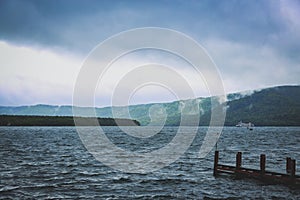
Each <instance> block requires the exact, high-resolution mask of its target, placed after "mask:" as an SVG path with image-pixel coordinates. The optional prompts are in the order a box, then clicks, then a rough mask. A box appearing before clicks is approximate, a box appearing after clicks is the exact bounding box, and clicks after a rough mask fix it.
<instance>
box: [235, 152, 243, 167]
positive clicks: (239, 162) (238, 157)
mask: <svg viewBox="0 0 300 200" xmlns="http://www.w3.org/2000/svg"><path fill="white" fill-rule="evenodd" d="M241 166H242V152H238V153H237V154H236V163H235V168H236V170H239V169H240V168H241Z"/></svg>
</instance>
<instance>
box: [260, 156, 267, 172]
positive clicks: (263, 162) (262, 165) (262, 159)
mask: <svg viewBox="0 0 300 200" xmlns="http://www.w3.org/2000/svg"><path fill="white" fill-rule="evenodd" d="M265 171H266V155H265V154H261V155H260V173H261V174H264V173H265Z"/></svg>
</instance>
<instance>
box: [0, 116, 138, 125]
mask: <svg viewBox="0 0 300 200" xmlns="http://www.w3.org/2000/svg"><path fill="white" fill-rule="evenodd" d="M74 118H76V119H78V120H77V121H78V122H76V126H98V125H101V126H140V123H139V122H138V121H137V120H133V119H123V118H115V119H114V118H97V121H96V120H95V118H92V117H74ZM74 118H73V117H72V116H37V115H0V126H75V123H74Z"/></svg>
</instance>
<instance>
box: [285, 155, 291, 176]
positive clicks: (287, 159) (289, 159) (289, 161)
mask: <svg viewBox="0 0 300 200" xmlns="http://www.w3.org/2000/svg"><path fill="white" fill-rule="evenodd" d="M291 161H292V159H291V158H290V157H287V158H286V173H287V174H289V173H291Z"/></svg>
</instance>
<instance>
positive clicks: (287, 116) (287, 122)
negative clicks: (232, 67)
mask: <svg viewBox="0 0 300 200" xmlns="http://www.w3.org/2000/svg"><path fill="white" fill-rule="evenodd" d="M187 101H192V102H193V103H198V104H199V112H200V124H199V125H209V122H210V117H211V109H212V105H213V104H212V103H211V102H212V101H214V99H213V98H211V97H206V98H197V99H191V100H182V101H174V102H169V103H151V104H142V105H131V106H129V113H130V116H129V117H130V118H132V119H135V120H137V121H139V122H140V124H141V125H147V124H149V123H151V124H152V125H155V124H159V123H161V121H160V118H159V117H158V118H156V117H153V119H152V121H151V118H150V116H151V115H152V116H157V115H161V116H164V114H165V119H166V123H165V125H167V126H176V125H179V124H180V119H181V105H182V104H183V103H186V102H187ZM226 108H227V112H226V120H225V125H227V126H233V125H235V124H237V123H238V122H239V121H243V122H252V123H254V124H255V125H256V126H300V86H278V87H273V88H266V89H262V90H259V91H247V92H240V93H234V94H228V95H227V101H226ZM76 109H79V110H80V111H81V112H80V113H82V114H81V117H90V114H89V113H90V112H89V111H90V109H93V108H78V107H77V108H76ZM114 112H115V113H116V114H117V117H118V118H128V115H127V109H126V107H114ZM162 112H163V113H162ZM191 112H192V111H191ZM95 113H96V116H97V117H102V118H114V117H115V116H113V114H112V108H111V107H104V108H95ZM0 114H1V115H38V116H72V115H73V112H72V106H54V105H34V106H18V107H11V106H0ZM186 114H187V115H189V114H190V115H193V114H195V113H186ZM155 120H157V121H155Z"/></svg>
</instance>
